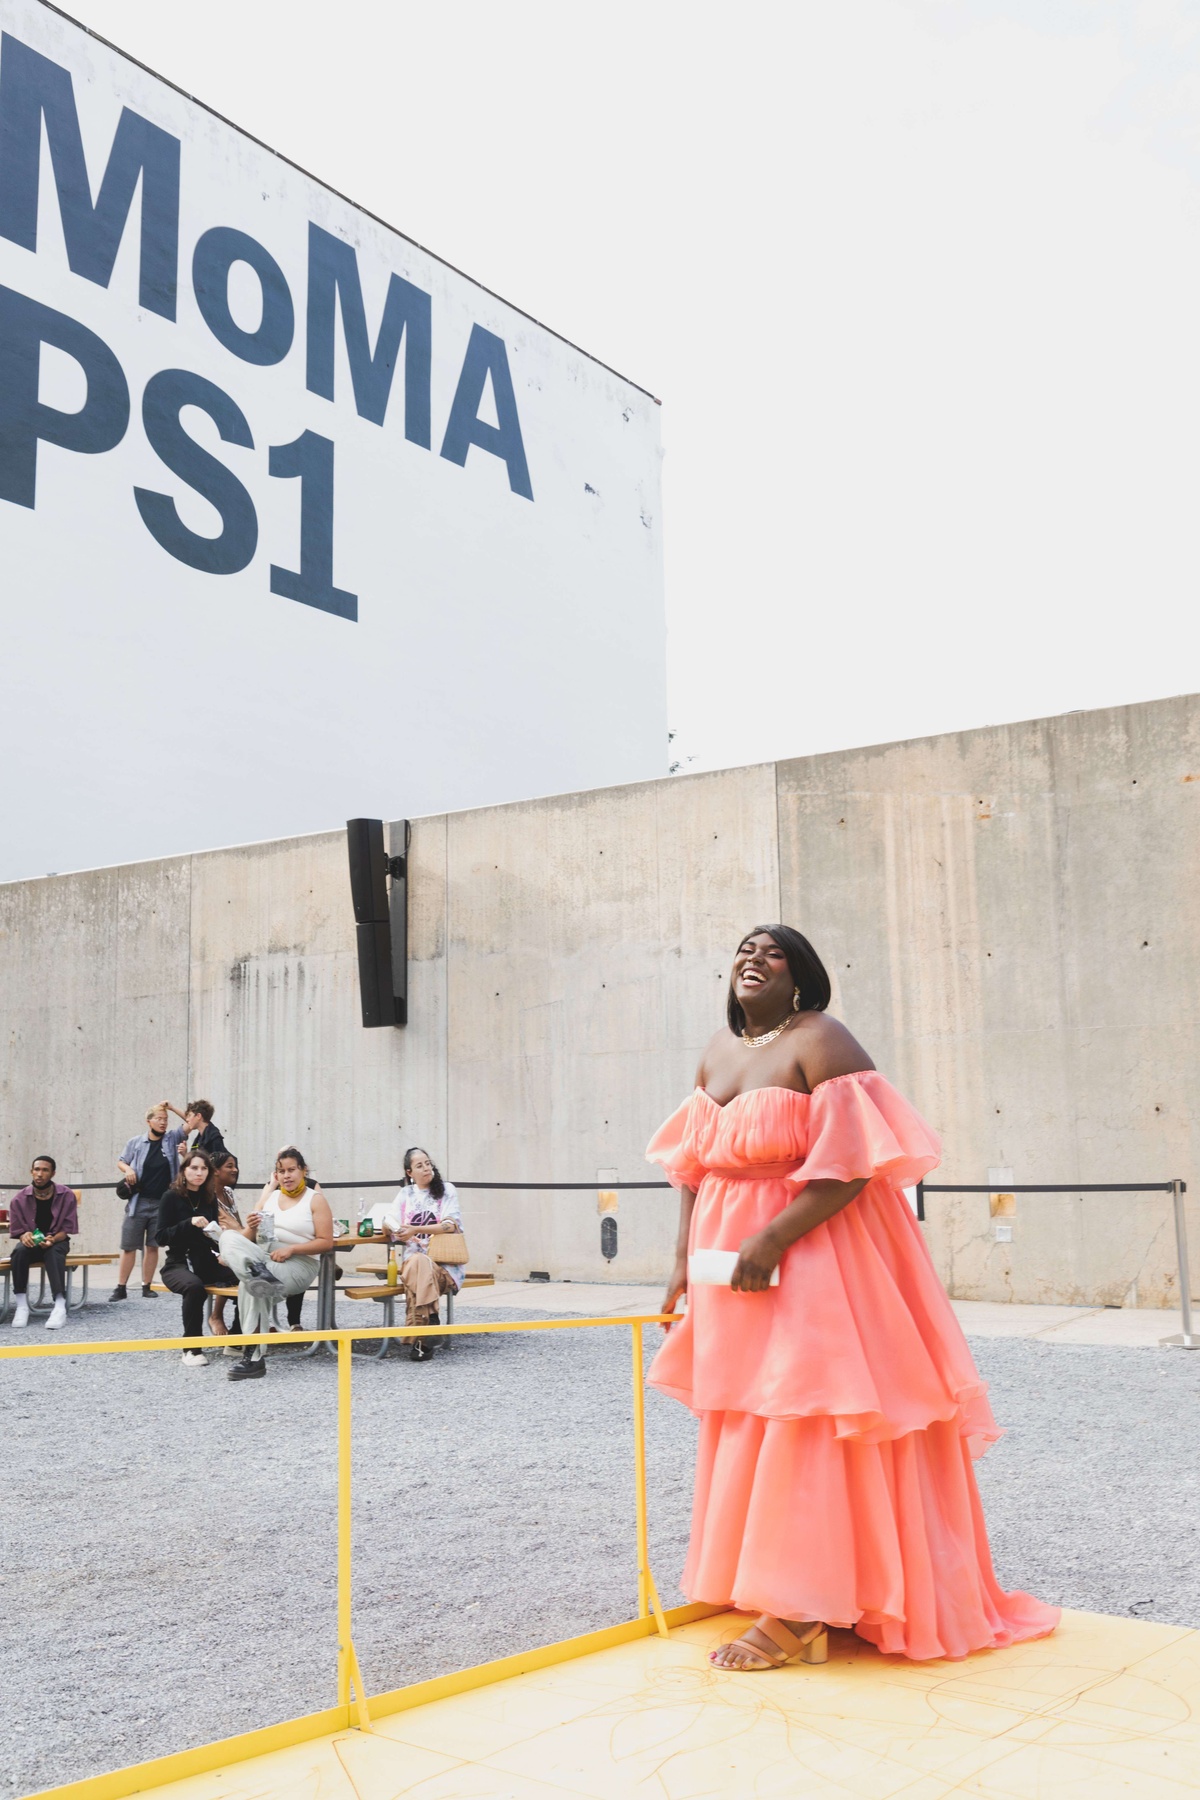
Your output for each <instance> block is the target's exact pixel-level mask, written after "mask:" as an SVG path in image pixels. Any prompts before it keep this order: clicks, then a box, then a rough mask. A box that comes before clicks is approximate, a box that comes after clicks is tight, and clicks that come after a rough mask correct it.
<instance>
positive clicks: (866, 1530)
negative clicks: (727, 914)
mask: <svg viewBox="0 0 1200 1800" xmlns="http://www.w3.org/2000/svg"><path fill="white" fill-rule="evenodd" d="M829 998H830V988H829V977H828V975H827V974H826V972H825V969H824V967H823V966H822V963H821V961H820V958H819V957H818V956H817V954H816V952H815V951H814V950H813V948H812V946H811V944H809V942H808V940H807V939H806V938H804V937H802V936H801V935H800V933H799V932H798V931H794V930H792V929H791V928H790V927H788V926H784V925H765V926H758V927H756V928H755V929H754V930H753V931H752V932H751V933H750V934H749V935H748V936H747V937H746V938H745V939H744V940H743V941H742V943H741V945H740V946H739V948H738V952H737V955H736V956H735V958H734V963H733V973H732V978H731V981H730V987H729V1000H728V1021H729V1024H728V1029H723V1030H721V1031H719V1032H718V1033H717V1034H716V1036H715V1037H714V1038H713V1039H712V1041H711V1042H710V1044H709V1045H708V1048H707V1049H706V1051H705V1052H704V1056H703V1059H702V1061H701V1063H700V1069H699V1072H698V1075H697V1078H696V1090H695V1092H694V1093H693V1095H692V1097H691V1099H690V1100H687V1101H685V1103H684V1104H683V1105H682V1106H681V1107H680V1108H679V1110H678V1112H676V1113H674V1114H672V1116H671V1118H669V1119H668V1120H667V1122H666V1124H665V1125H664V1126H663V1127H662V1129H661V1130H660V1131H659V1132H658V1133H657V1134H656V1136H655V1137H654V1138H653V1140H652V1142H651V1144H650V1147H649V1151H648V1155H649V1157H650V1159H651V1160H652V1161H655V1162H659V1163H661V1164H662V1167H663V1169H664V1170H665V1172H666V1173H667V1175H668V1176H669V1178H670V1180H671V1181H672V1183H673V1184H674V1185H675V1186H676V1187H678V1188H679V1190H680V1197H681V1205H680V1225H679V1243H678V1249H677V1255H676V1263H675V1269H674V1272H673V1274H672V1276H671V1280H670V1283H669V1285H668V1288H667V1293H666V1298H665V1300H664V1303H663V1309H664V1311H666V1312H672V1311H674V1309H675V1307H676V1305H677V1303H678V1301H679V1299H680V1297H681V1295H682V1294H683V1293H684V1292H685V1290H686V1293H687V1311H686V1313H685V1314H684V1316H683V1317H682V1319H681V1320H680V1322H679V1323H678V1324H676V1325H673V1326H671V1327H669V1329H668V1332H667V1337H666V1342H665V1343H664V1345H663V1347H662V1349H661V1350H660V1351H659V1353H658V1355H657V1356H656V1358H655V1360H654V1364H653V1367H652V1368H651V1371H650V1376H649V1379H650V1381H651V1382H652V1383H653V1384H654V1386H655V1387H657V1388H659V1389H660V1390H661V1391H662V1392H663V1393H665V1394H670V1395H672V1396H673V1397H674V1398H675V1399H677V1400H682V1401H683V1402H684V1404H685V1405H687V1406H689V1407H691V1409H692V1411H693V1412H694V1413H696V1415H697V1416H698V1418H699V1420H700V1444H699V1450H698V1454H697V1462H696V1490H695V1502H694V1509H693V1515H692V1538H691V1545H690V1548H689V1551H688V1558H687V1564H686V1567H685V1570H684V1575H683V1588H684V1592H685V1593H686V1594H687V1595H688V1596H689V1598H690V1599H692V1600H698V1601H708V1602H710V1603H712V1604H716V1605H727V1606H730V1607H732V1608H734V1609H735V1610H737V1611H738V1612H747V1613H755V1614H757V1615H758V1618H757V1622H756V1623H755V1624H754V1625H751V1626H750V1627H748V1629H747V1630H746V1631H745V1632H744V1633H743V1634H742V1636H741V1637H739V1638H737V1639H736V1640H735V1641H734V1642H733V1643H730V1644H725V1645H723V1646H722V1647H721V1649H719V1650H717V1651H714V1652H713V1661H714V1662H715V1663H716V1664H717V1665H718V1666H719V1667H721V1668H725V1669H737V1670H747V1671H749V1670H762V1669H769V1668H777V1667H779V1666H780V1665H781V1664H783V1663H785V1662H787V1661H789V1660H790V1659H791V1658H792V1657H799V1658H802V1659H803V1660H805V1661H809V1662H823V1661H824V1660H825V1646H826V1637H825V1627H826V1626H828V1625H834V1626H842V1627H848V1628H853V1630H855V1631H857V1632H858V1634H859V1635H860V1636H861V1637H864V1638H866V1639H868V1640H869V1641H870V1642H871V1643H873V1644H876V1645H878V1647H879V1648H880V1649H881V1650H883V1651H886V1652H891V1653H895V1654H898V1655H901V1656H908V1657H911V1658H913V1659H914V1660H924V1659H926V1658H931V1657H961V1656H966V1655H967V1654H968V1653H969V1652H970V1651H972V1650H982V1649H986V1648H989V1647H992V1646H995V1645H1000V1644H1012V1643H1017V1642H1019V1641H1020V1640H1021V1639H1024V1638H1035V1637H1042V1636H1044V1635H1045V1634H1046V1633H1048V1632H1050V1631H1053V1629H1054V1627H1055V1625H1056V1624H1057V1622H1058V1611H1057V1609H1056V1608H1055V1607H1051V1606H1046V1605H1043V1604H1042V1602H1041V1601H1039V1600H1035V1599H1033V1598H1032V1597H1031V1596H1030V1595H1028V1594H1022V1593H1012V1594H1006V1593H1004V1592H1003V1591H1002V1590H1001V1589H1000V1587H999V1585H998V1584H997V1581H996V1577H995V1575H994V1574H993V1571H992V1562H991V1555H990V1552H989V1550H988V1541H987V1531H986V1528H985V1525H984V1520H983V1512H982V1509H981V1506H980V1502H979V1495H978V1492H977V1490H976V1487H975V1479H974V1474H973V1471H972V1467H971V1462H972V1458H973V1457H976V1456H979V1455H981V1454H982V1453H983V1451H984V1450H985V1449H986V1448H987V1446H988V1445H989V1444H990V1443H992V1442H994V1440H995V1439H996V1438H997V1437H998V1436H999V1435H1000V1433H999V1430H998V1428H997V1426H996V1423H995V1420H994V1419H993V1417H992V1412H991V1408H990V1406H989V1405H988V1401H987V1391H986V1387H985V1385H984V1383H983V1382H982V1381H981V1380H980V1378H979V1374H978V1371H977V1370H976V1368H975V1365H974V1363H973V1362H972V1360H971V1353H970V1351H969V1350H968V1349H967V1345H966V1340H965V1339H964V1337H963V1334H962V1331H961V1330H960V1328H959V1325H958V1321H957V1320H956V1318H955V1316H954V1313H953V1311H952V1309H951V1306H950V1302H949V1300H948V1299H947V1297H946V1294H945V1291H944V1290H943V1288H942V1285H941V1283H940V1282H939V1280H938V1278H937V1275H936V1274H935V1273H934V1269H933V1264H932V1262H931V1260H930V1257H929V1253H928V1251H927V1250H926V1248H925V1243H924V1239H923V1238H922V1236H921V1233H920V1229H919V1227H918V1225H917V1222H916V1220H915V1219H914V1217H913V1214H912V1209H911V1208H910V1206H909V1204H908V1201H907V1199H906V1198H905V1196H904V1194H903V1193H902V1191H901V1190H902V1188H903V1187H906V1186H911V1185H912V1184H913V1183H914V1182H916V1181H919V1180H920V1179H921V1178H922V1177H923V1176H925V1175H926V1174H928V1172H929V1170H930V1169H932V1168H933V1167H934V1165H935V1164H936V1163H937V1160H938V1155H939V1148H940V1147H939V1144H938V1140H937V1138H936V1137H935V1136H934V1134H933V1132H932V1131H931V1130H930V1129H929V1127H928V1126H927V1125H926V1124H925V1123H924V1121H923V1120H922V1119H921V1118H920V1117H919V1116H918V1115H917V1114H916V1113H915V1112H914V1111H913V1109H912V1107H910V1106H909V1105H908V1103H907V1102H906V1101H905V1100H903V1099H901V1097H900V1095H899V1094H898V1093H897V1092H896V1091H895V1089H894V1088H893V1087H892V1086H891V1085H890V1084H889V1083H888V1082H887V1081H885V1079H884V1078H883V1076H882V1075H880V1074H879V1073H878V1072H877V1071H876V1069H875V1067H874V1065H873V1063H872V1062H871V1059H870V1057H869V1056H867V1055H866V1053H865V1052H864V1051H863V1049H862V1048H861V1046H860V1045H859V1044H857V1043H856V1042H855V1040H854V1038H853V1037H851V1035H850V1033H849V1032H848V1031H847V1030H846V1029H845V1027H844V1026H843V1025H840V1024H839V1023H838V1022H837V1021H836V1020H835V1019H831V1018H830V1017H829V1016H828V1015H827V1014H826V1012H825V1008H826V1006H827V1005H828V1003H829ZM710 1250H718V1251H721V1250H723V1251H726V1252H730V1251H733V1252H736V1253H737V1257H736V1264H735V1266H734V1268H733V1273H732V1278H731V1279H730V1277H729V1276H728V1275H726V1277H725V1280H726V1285H701V1284H700V1283H699V1281H698V1280H697V1279H695V1277H697V1276H699V1275H700V1274H702V1273H709V1274H710V1275H711V1273H712V1271H711V1269H709V1270H708V1271H705V1270H704V1269H703V1266H702V1265H703V1264H704V1263H705V1262H710V1261H711V1259H708V1258H700V1259H699V1262H698V1264H694V1265H693V1271H692V1274H693V1278H692V1279H691V1280H689V1273H688V1259H689V1255H691V1256H692V1257H693V1258H694V1257H695V1256H696V1253H697V1252H698V1251H710ZM776 1269H778V1276H777V1277H776V1276H775V1275H774V1272H775V1270H776ZM773 1279H774V1280H775V1281H776V1282H777V1285H772V1282H773Z"/></svg>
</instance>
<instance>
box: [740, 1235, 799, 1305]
mask: <svg viewBox="0 0 1200 1800" xmlns="http://www.w3.org/2000/svg"><path fill="white" fill-rule="evenodd" d="M784 1249H785V1246H784V1245H783V1244H780V1243H778V1242H777V1241H776V1239H775V1238H774V1237H772V1235H771V1233H770V1231H769V1230H767V1231H759V1232H756V1233H755V1235H754V1236H753V1237H750V1238H747V1239H746V1240H745V1242H744V1243H743V1244H742V1246H741V1249H740V1251H739V1252H738V1259H737V1263H736V1265H735V1267H734V1271H733V1277H732V1279H731V1281H730V1283H729V1285H730V1287H731V1288H732V1289H733V1291H734V1293H735V1294H736V1293H739V1292H740V1293H743V1294H761V1293H764V1292H765V1291H766V1289H767V1288H768V1287H770V1285H771V1276H772V1274H773V1273H774V1271H775V1269H776V1268H777V1267H778V1265H779V1259H780V1258H781V1256H782V1255H783V1252H784Z"/></svg>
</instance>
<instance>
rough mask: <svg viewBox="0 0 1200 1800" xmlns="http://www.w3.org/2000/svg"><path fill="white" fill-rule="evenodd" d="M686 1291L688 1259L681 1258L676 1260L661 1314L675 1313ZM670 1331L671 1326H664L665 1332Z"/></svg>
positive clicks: (663, 1299) (660, 1309) (660, 1310)
mask: <svg viewBox="0 0 1200 1800" xmlns="http://www.w3.org/2000/svg"><path fill="white" fill-rule="evenodd" d="M686 1291H687V1257H686V1256H679V1257H677V1258H676V1259H675V1267H674V1268H673V1269H672V1270H671V1279H670V1280H669V1281H668V1282H667V1291H666V1293H665V1294H664V1295H663V1297H662V1305H661V1306H660V1307H659V1309H658V1310H659V1312H665V1313H673V1312H674V1311H675V1308H676V1307H677V1306H678V1304H679V1299H680V1295H681V1294H684V1293H686ZM670 1329H671V1327H670V1326H669V1325H664V1326H663V1330H664V1331H670Z"/></svg>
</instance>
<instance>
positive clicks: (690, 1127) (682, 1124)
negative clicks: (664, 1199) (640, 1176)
mask: <svg viewBox="0 0 1200 1800" xmlns="http://www.w3.org/2000/svg"><path fill="white" fill-rule="evenodd" d="M694 1098H695V1096H694V1095H693V1100H694ZM693 1113H694V1109H693V1104H692V1100H685V1101H684V1103H683V1105H682V1106H681V1107H679V1108H678V1110H677V1111H675V1112H673V1113H672V1114H671V1116H670V1118H669V1119H668V1120H667V1121H666V1123H665V1124H663V1125H660V1126H659V1128H658V1130H657V1131H656V1132H655V1134H654V1136H653V1137H652V1138H651V1139H650V1142H649V1143H648V1144H647V1146H646V1161H647V1162H656V1163H660V1164H661V1165H662V1172H663V1174H664V1175H665V1176H666V1178H667V1180H668V1181H669V1182H670V1183H671V1186H672V1187H677V1188H683V1187H687V1188H691V1189H692V1190H693V1192H694V1191H695V1190H696V1189H697V1188H698V1187H699V1186H700V1183H701V1182H702V1181H703V1179H704V1164H703V1163H702V1162H700V1161H699V1160H698V1159H697V1154H696V1150H697V1146H696V1141H695V1127H694V1117H693Z"/></svg>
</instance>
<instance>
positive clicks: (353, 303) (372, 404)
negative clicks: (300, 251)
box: [307, 224, 433, 450]
mask: <svg viewBox="0 0 1200 1800" xmlns="http://www.w3.org/2000/svg"><path fill="white" fill-rule="evenodd" d="M339 299H340V301H341V305H342V329H343V331H344V332H345V334H346V354H347V356H348V357H349V360H350V380H351V383H352V384H353V387H354V404H355V406H356V407H357V408H358V413H359V417H360V418H363V419H370V420H371V422H372V424H374V425H382V424H383V421H384V416H385V414H386V413H387V406H388V398H389V396H390V394H391V391H392V377H393V375H394V374H395V370H396V358H397V356H398V355H399V352H400V341H401V338H403V340H404V435H405V437H406V438H407V439H408V440H409V442H410V443H413V444H421V445H423V446H424V448H425V449H426V450H428V449H429V447H430V428H429V381H430V362H431V359H432V344H433V324H432V310H431V302H430V299H429V295H428V294H427V293H426V292H425V291H424V289H423V288H419V287H414V286H413V285H412V283H411V282H410V281H404V280H402V279H401V277H400V276H399V275H393V276H391V278H390V279H389V281H388V291H387V299H386V301H385V302H384V308H383V319H382V322H381V324H380V327H379V336H378V337H377V338H376V340H375V348H374V350H372V349H371V343H370V338H369V337H368V335H367V315H366V310H365V308H364V306H363V296H362V283H361V282H360V281H359V278H358V256H357V253H356V252H355V249H354V246H353V245H352V244H344V243H343V242H342V240H341V238H336V237H331V236H330V234H329V232H327V231H322V230H321V227H320V226H319V225H312V224H310V225H309V228H308V374H307V385H308V390H309V392H310V393H312V394H320V395H321V396H322V398H323V399H325V400H332V399H333V368H334V354H333V353H334V322H335V316H336V313H337V303H338V301H339Z"/></svg>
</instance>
